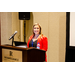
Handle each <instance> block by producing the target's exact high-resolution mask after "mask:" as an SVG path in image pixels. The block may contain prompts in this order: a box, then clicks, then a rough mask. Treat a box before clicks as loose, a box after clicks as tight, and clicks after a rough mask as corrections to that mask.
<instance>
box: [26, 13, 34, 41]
mask: <svg viewBox="0 0 75 75" xmlns="http://www.w3.org/2000/svg"><path fill="white" fill-rule="evenodd" d="M32 27H33V13H32V12H30V20H27V21H26V42H28V39H29V37H30V35H32Z"/></svg>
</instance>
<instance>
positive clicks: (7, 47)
mask: <svg viewBox="0 0 75 75" xmlns="http://www.w3.org/2000/svg"><path fill="white" fill-rule="evenodd" d="M0 48H6V49H13V50H19V51H24V50H40V49H37V48H34V47H30V48H22V47H15V46H11V45H0ZM41 51H44V50H41Z"/></svg>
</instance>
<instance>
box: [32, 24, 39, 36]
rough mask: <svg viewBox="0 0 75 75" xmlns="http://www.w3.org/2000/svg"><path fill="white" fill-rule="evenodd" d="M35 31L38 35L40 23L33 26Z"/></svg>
mask: <svg viewBox="0 0 75 75" xmlns="http://www.w3.org/2000/svg"><path fill="white" fill-rule="evenodd" d="M33 32H34V33H35V35H38V34H39V32H40V27H39V26H38V25H35V26H34V28H33Z"/></svg>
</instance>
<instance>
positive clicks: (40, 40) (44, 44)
mask: <svg viewBox="0 0 75 75" xmlns="http://www.w3.org/2000/svg"><path fill="white" fill-rule="evenodd" d="M32 38H33V35H31V36H30V37H29V40H28V43H27V47H28V48H29V42H30V41H31V39H32ZM38 43H39V44H40V49H41V50H45V51H47V49H48V40H47V37H46V36H44V35H41V36H40V37H39V38H38V40H37V44H38ZM45 61H47V55H46V53H45Z"/></svg>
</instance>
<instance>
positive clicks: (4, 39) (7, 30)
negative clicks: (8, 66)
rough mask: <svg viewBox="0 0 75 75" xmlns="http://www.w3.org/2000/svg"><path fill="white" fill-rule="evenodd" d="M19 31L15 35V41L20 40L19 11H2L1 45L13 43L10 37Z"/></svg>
mask: <svg viewBox="0 0 75 75" xmlns="http://www.w3.org/2000/svg"><path fill="white" fill-rule="evenodd" d="M15 31H18V33H17V34H16V35H15V37H14V41H15V40H16V41H19V40H20V38H19V36H20V34H19V31H20V30H19V19H18V12H1V45H3V44H10V45H11V44H12V40H8V39H9V37H10V36H11V35H12V34H13V33H14V32H15Z"/></svg>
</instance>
